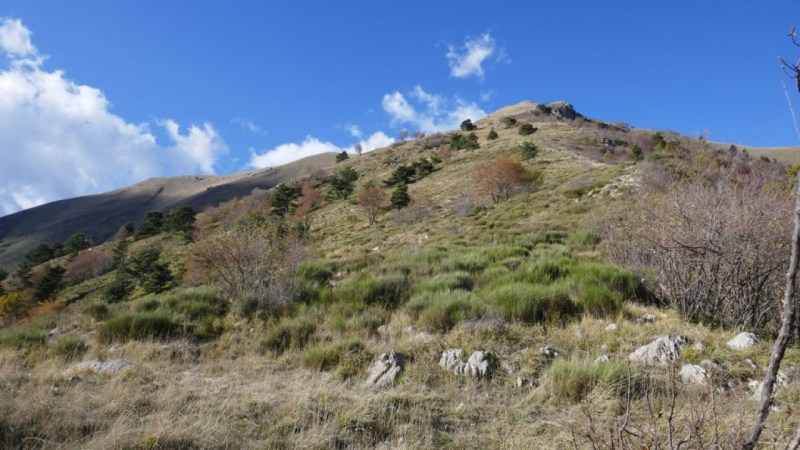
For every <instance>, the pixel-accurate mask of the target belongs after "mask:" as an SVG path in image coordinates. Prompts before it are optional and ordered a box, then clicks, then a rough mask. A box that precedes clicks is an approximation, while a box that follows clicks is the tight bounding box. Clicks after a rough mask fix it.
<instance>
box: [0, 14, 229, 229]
mask: <svg viewBox="0 0 800 450" xmlns="http://www.w3.org/2000/svg"><path fill="white" fill-rule="evenodd" d="M30 35H31V33H30V31H29V30H28V29H27V28H25V27H24V25H23V24H22V23H21V22H20V21H19V20H15V19H3V20H2V21H0V157H1V158H2V164H0V214H9V213H12V212H15V211H17V210H19V209H24V208H30V207H33V206H36V205H39V204H41V203H44V202H48V201H53V200H57V199H60V198H66V197H74V196H78V195H87V194H92V193H97V192H102V191H106V190H110V189H114V188H118V187H121V186H125V185H128V184H131V183H134V182H137V181H141V180H143V179H145V178H148V177H153V176H164V175H177V174H186V173H187V172H195V173H196V172H201V173H212V172H213V171H214V163H215V162H216V158H217V157H219V155H221V154H223V153H225V152H226V151H227V149H226V147H225V145H224V143H223V142H222V139H221V138H220V137H219V135H218V134H217V132H216V131H215V130H214V128H213V126H211V125H210V124H207V123H206V124H203V125H202V126H194V125H193V126H190V127H189V129H188V130H187V131H186V133H185V134H181V132H180V127H179V126H178V124H177V123H176V122H175V121H173V120H165V121H163V122H161V125H163V127H164V129H165V131H166V134H167V136H168V137H169V139H170V141H171V142H170V143H169V145H168V146H166V147H165V146H162V145H159V143H157V142H156V137H155V136H154V135H153V134H152V133H151V132H150V130H149V127H148V126H147V125H146V124H132V123H128V122H127V121H125V120H124V119H123V118H121V117H119V116H117V115H115V114H112V113H111V112H110V111H109V102H108V100H107V99H106V97H105V96H104V95H103V93H102V91H100V90H99V89H96V88H94V87H91V86H86V85H81V84H78V83H76V82H74V81H72V80H69V79H67V78H66V77H65V76H64V73H63V72H61V71H57V70H56V71H52V72H49V71H47V70H45V69H43V68H42V65H43V62H44V57H42V56H41V55H39V53H38V52H37V50H36V48H35V47H34V46H33V44H32V43H31V41H30ZM19 57H24V58H28V59H25V60H24V61H22V63H21V64H20V63H19V62H20V60H19V59H18V58H19ZM4 58H5V59H6V60H8V61H10V62H11V64H10V65H8V66H7V67H6V68H5V69H3V68H2V67H3V66H2V64H1V63H2V62H3V61H2V60H3V59H4Z"/></svg>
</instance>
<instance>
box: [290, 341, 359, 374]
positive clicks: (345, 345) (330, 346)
mask: <svg viewBox="0 0 800 450" xmlns="http://www.w3.org/2000/svg"><path fill="white" fill-rule="evenodd" d="M371 357H372V355H371V354H369V352H367V350H366V348H365V347H364V344H363V343H362V342H361V341H359V340H357V339H351V340H347V341H340V342H334V343H327V344H320V345H314V346H310V347H308V348H307V349H306V351H305V353H304V354H303V365H304V366H306V367H307V368H309V369H313V370H318V371H331V370H334V369H336V373H335V375H336V376H337V377H338V378H340V379H347V378H350V377H353V376H355V375H356V374H358V373H359V372H360V371H361V370H362V369H363V368H364V367H365V366H366V365H367V364H368V363H369V360H370V359H371Z"/></svg>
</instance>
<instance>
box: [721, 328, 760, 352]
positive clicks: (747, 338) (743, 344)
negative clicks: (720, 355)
mask: <svg viewBox="0 0 800 450" xmlns="http://www.w3.org/2000/svg"><path fill="white" fill-rule="evenodd" d="M756 344H758V338H757V337H756V335H755V334H753V333H750V332H747V331H743V332H741V333H739V334H737V335H736V337H734V338H733V339H731V340H730V341H728V343H727V344H725V345H727V346H728V347H729V348H732V349H734V350H743V349H746V348H750V347H752V346H754V345H756Z"/></svg>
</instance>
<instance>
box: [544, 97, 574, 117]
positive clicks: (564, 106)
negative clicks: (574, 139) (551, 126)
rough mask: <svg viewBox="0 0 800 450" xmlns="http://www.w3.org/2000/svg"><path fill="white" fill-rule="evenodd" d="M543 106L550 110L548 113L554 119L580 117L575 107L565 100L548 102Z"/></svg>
mask: <svg viewBox="0 0 800 450" xmlns="http://www.w3.org/2000/svg"><path fill="white" fill-rule="evenodd" d="M545 107H546V108H547V109H548V110H549V111H550V115H551V116H553V117H555V118H556V119H566V120H575V119H577V118H578V117H581V115H580V114H578V111H575V108H574V107H573V106H572V105H571V104H569V103H567V102H565V101H557V102H552V103H548V104H547V105H545Z"/></svg>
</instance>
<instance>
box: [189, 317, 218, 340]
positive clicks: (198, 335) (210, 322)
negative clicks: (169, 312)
mask: <svg viewBox="0 0 800 450" xmlns="http://www.w3.org/2000/svg"><path fill="white" fill-rule="evenodd" d="M224 330H225V326H224V325H223V322H222V319H221V318H219V317H217V316H214V315H208V316H205V317H203V318H202V319H200V320H199V321H198V322H197V325H196V326H195V328H194V332H193V333H192V334H193V335H194V338H195V339H197V340H199V341H207V340H211V339H214V338H216V337H219V335H221V334H222V332H223V331H224Z"/></svg>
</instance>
